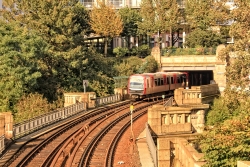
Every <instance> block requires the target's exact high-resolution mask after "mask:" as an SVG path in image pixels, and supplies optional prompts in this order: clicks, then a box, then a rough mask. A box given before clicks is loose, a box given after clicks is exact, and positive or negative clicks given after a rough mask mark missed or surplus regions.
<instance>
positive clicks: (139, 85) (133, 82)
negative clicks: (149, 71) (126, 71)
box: [129, 77, 143, 89]
mask: <svg viewBox="0 0 250 167" xmlns="http://www.w3.org/2000/svg"><path fill="white" fill-rule="evenodd" d="M129 87H130V88H132V89H143V78H141V77H137V78H130V82H129Z"/></svg>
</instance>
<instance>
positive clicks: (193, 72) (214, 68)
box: [151, 46, 226, 91]
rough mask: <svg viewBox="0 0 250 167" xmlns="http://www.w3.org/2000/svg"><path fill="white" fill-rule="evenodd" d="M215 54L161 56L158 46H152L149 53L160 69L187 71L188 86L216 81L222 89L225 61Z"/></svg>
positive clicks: (224, 83) (224, 82) (223, 87)
mask: <svg viewBox="0 0 250 167" xmlns="http://www.w3.org/2000/svg"><path fill="white" fill-rule="evenodd" d="M221 48H222V47H221V46H219V47H218V48H217V50H216V55H180V56H169V57H168V56H161V54H160V48H159V47H154V48H153V49H152V52H151V55H152V56H153V57H154V58H155V60H156V61H157V62H158V63H159V65H160V69H159V70H160V71H186V72H189V87H190V86H199V85H207V84H210V83H214V82H215V83H217V84H218V86H219V90H220V91H223V90H224V89H225V86H226V77H225V75H224V74H225V66H226V63H225V62H223V61H221V60H220V59H219V58H218V51H219V50H220V49H221Z"/></svg>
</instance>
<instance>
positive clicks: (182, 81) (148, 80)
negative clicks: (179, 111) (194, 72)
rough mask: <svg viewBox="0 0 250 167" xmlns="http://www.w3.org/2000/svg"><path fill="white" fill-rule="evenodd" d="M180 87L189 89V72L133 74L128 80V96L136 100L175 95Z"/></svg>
mask: <svg viewBox="0 0 250 167" xmlns="http://www.w3.org/2000/svg"><path fill="white" fill-rule="evenodd" d="M180 87H183V88H185V87H188V73H187V72H156V73H143V74H133V75H131V76H130V77H129V80H128V94H129V95H130V96H131V97H132V98H136V99H142V98H151V97H155V96H162V95H167V94H171V93H172V94H173V92H174V90H175V89H178V88H180Z"/></svg>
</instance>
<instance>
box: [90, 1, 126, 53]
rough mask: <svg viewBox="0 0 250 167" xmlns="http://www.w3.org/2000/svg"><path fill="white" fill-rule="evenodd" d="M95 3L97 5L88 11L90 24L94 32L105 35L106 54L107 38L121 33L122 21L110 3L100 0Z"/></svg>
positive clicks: (105, 51)
mask: <svg viewBox="0 0 250 167" xmlns="http://www.w3.org/2000/svg"><path fill="white" fill-rule="evenodd" d="M97 4H98V7H97V6H94V8H93V9H92V10H91V12H90V25H91V28H92V29H93V30H94V31H95V33H96V34H98V35H100V36H104V37H105V39H104V42H105V49H104V54H105V55H107V45H108V40H110V39H111V38H113V37H116V36H119V35H120V34H121V32H122V30H123V23H122V19H121V16H120V15H119V13H118V12H116V10H115V9H114V8H113V7H112V6H111V5H106V4H105V3H104V2H100V1H98V3H97Z"/></svg>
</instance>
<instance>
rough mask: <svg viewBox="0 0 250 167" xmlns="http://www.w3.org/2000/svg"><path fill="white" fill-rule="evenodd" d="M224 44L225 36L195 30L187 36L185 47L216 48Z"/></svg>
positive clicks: (210, 31)
mask: <svg viewBox="0 0 250 167" xmlns="http://www.w3.org/2000/svg"><path fill="white" fill-rule="evenodd" d="M225 42H226V39H225V36H223V35H222V34H221V33H217V32H213V31H212V30H202V29H199V28H196V29H194V30H193V31H191V32H190V33H189V34H187V36H186V41H185V47H191V48H195V47H197V46H202V47H217V46H218V45H219V44H222V43H225Z"/></svg>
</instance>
